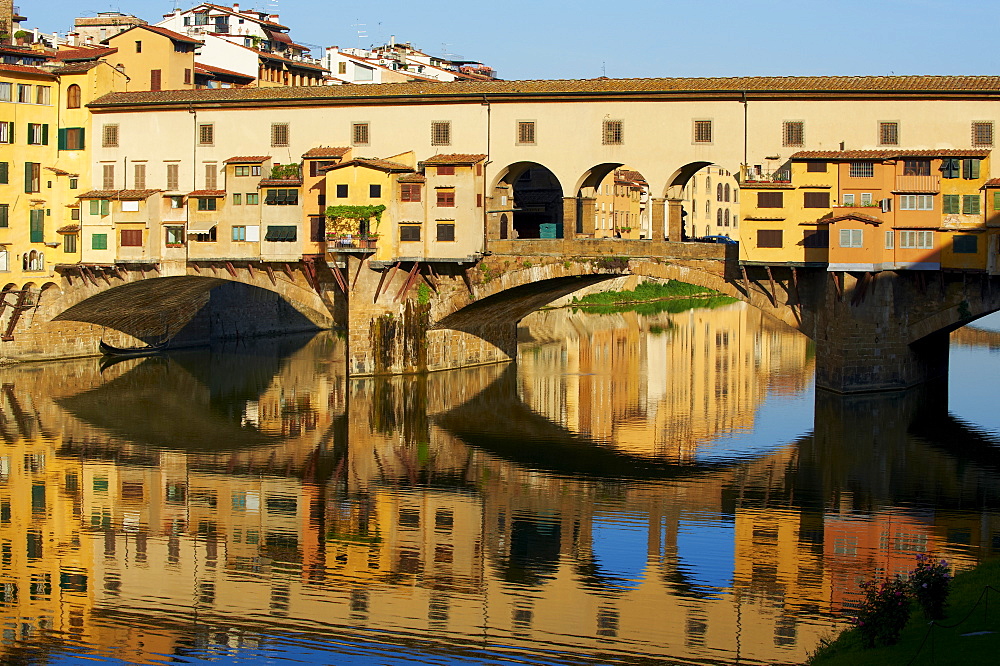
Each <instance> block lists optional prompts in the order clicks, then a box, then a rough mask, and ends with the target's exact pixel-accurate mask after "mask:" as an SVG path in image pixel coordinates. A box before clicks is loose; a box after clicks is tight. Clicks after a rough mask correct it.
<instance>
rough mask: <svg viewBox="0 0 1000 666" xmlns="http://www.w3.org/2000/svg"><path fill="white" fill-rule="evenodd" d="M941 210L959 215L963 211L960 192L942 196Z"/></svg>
mask: <svg viewBox="0 0 1000 666" xmlns="http://www.w3.org/2000/svg"><path fill="white" fill-rule="evenodd" d="M941 212H942V213H944V214H945V215H958V214H959V213H961V212H962V197H961V196H960V195H958V194H944V195H942V196H941Z"/></svg>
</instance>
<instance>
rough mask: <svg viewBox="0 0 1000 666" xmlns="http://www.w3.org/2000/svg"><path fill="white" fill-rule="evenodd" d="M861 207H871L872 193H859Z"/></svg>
mask: <svg viewBox="0 0 1000 666" xmlns="http://www.w3.org/2000/svg"><path fill="white" fill-rule="evenodd" d="M861 205H862V206H871V205H872V193H871V192H862V193H861Z"/></svg>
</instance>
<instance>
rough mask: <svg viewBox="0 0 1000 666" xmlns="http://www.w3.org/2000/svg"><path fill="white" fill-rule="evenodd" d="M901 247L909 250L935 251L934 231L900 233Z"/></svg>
mask: <svg viewBox="0 0 1000 666" xmlns="http://www.w3.org/2000/svg"><path fill="white" fill-rule="evenodd" d="M899 247H901V248H903V249H907V250H932V249H934V232H933V231H900V232H899Z"/></svg>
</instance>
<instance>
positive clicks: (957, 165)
mask: <svg viewBox="0 0 1000 666" xmlns="http://www.w3.org/2000/svg"><path fill="white" fill-rule="evenodd" d="M961 162H962V160H959V159H955V158H948V159H943V160H941V177H942V178H958V177H959V171H960V169H961Z"/></svg>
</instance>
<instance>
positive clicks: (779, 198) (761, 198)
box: [757, 192, 784, 208]
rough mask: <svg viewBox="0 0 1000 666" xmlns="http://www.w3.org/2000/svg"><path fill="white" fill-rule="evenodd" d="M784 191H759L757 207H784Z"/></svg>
mask: <svg viewBox="0 0 1000 666" xmlns="http://www.w3.org/2000/svg"><path fill="white" fill-rule="evenodd" d="M783 194H784V193H783V192H758V193H757V208H782V207H783V206H784V197H783Z"/></svg>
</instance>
